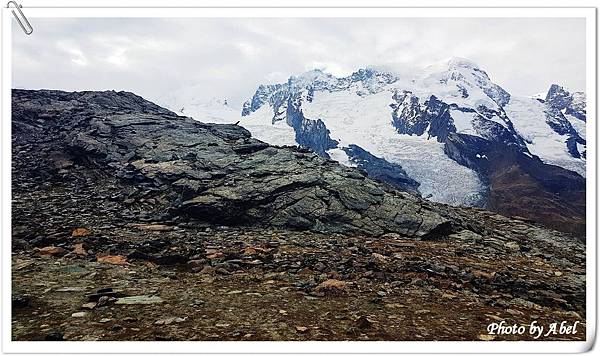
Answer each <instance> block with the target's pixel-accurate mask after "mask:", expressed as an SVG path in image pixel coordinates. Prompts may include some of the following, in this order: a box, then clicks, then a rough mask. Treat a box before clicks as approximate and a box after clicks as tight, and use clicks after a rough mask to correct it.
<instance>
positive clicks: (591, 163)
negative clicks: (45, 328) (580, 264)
mask: <svg viewBox="0 0 600 356" xmlns="http://www.w3.org/2000/svg"><path fill="white" fill-rule="evenodd" d="M32 2H33V1H32ZM67 2H68V1H67ZM44 3H45V4H46V3H47V2H44ZM120 3H122V2H120ZM129 3H132V2H131V1H129ZM188 3H189V2H188ZM238 3H239V2H238ZM23 10H24V12H25V14H26V16H27V17H28V18H29V19H30V22H31V23H32V25H33V27H34V29H35V19H36V18H41V17H55V18H59V17H171V18H173V17H185V18H191V17H194V18H203V17H263V18H265V17H267V18H268V17H321V18H330V17H363V18H364V17H380V18H403V17H449V18H452V17H459V18H467V17H488V18H492V17H493V18H500V17H520V18H527V17H530V18H539V17H561V18H562V17H583V18H585V19H586V78H587V80H586V96H587V114H588V120H587V122H586V132H592V133H593V134H592V135H591V136H589V137H588V139H587V167H586V169H587V172H588V173H587V178H586V202H587V203H586V229H587V234H586V281H587V283H586V318H585V320H586V341H243V342H237V341H177V342H155V341H129V342H119V341H101V342H96V341H77V342H69V341H64V342H46V341H13V340H12V330H11V327H12V322H11V312H12V311H11V310H10V308H9V307H8V306H10V304H11V238H12V236H11V235H12V233H11V199H12V193H11V184H12V180H11V163H12V162H11V161H12V156H11V124H10V120H8V118H10V117H11V96H10V92H11V83H12V81H11V79H12V72H11V60H12V57H11V53H12V52H11V42H12V29H11V23H12V13H11V12H10V10H9V9H6V8H3V9H2V117H3V118H4V120H2V130H1V139H0V145H1V150H2V152H1V156H0V158H1V180H0V182H1V189H2V192H1V195H0V197H1V204H2V207H1V209H2V210H1V215H0V221H1V229H2V230H1V235H0V236H2V241H1V243H2V254H1V256H2V259H1V260H2V306H3V309H2V318H1V319H2V320H1V323H2V324H1V328H2V351H3V352H7V353H61V354H65V353H90V352H91V353H100V352H102V353H284V352H286V350H287V351H292V352H293V353H341V352H343V353H398V352H406V353H428V352H444V353H456V352H466V353H489V352H493V353H505V352H535V353H539V352H548V353H557V352H583V351H586V350H589V349H590V348H591V347H592V346H593V344H594V338H595V333H596V322H597V320H596V233H597V231H596V204H597V201H596V173H597V171H596V168H597V167H596V158H597V157H596V139H597V131H596V128H597V125H596V95H597V92H596V89H597V88H596V9H595V8H505V7H504V8H491V7H486V8H397V7H378V8H372V7H350V8H341V7H319V8H317V7H285V8H282V7H277V8H274V7H259V8H255V7H251V8H249V7H245V8H242V7H235V8H224V7H211V8H139V7H135V8H132V7H130V8H122V7H120V8H107V7H85V8H55V7H53V8H42V7H35V8H33V7H26V8H24V9H23ZM23 35H24V34H23ZM32 36H35V31H34V33H33V34H32Z"/></svg>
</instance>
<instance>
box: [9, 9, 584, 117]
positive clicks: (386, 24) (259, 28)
mask: <svg viewBox="0 0 600 356" xmlns="http://www.w3.org/2000/svg"><path fill="white" fill-rule="evenodd" d="M13 22H14V21H13ZM32 25H33V27H34V29H35V31H34V33H33V35H31V36H25V34H24V33H23V32H22V31H21V29H20V28H19V27H18V25H17V24H16V23H13V39H14V42H13V87H16V88H28V89H38V88H50V89H62V90H69V91H71V90H104V89H114V90H127V91H132V92H135V93H137V94H139V95H142V96H144V97H146V98H149V99H155V98H157V97H161V96H163V95H166V94H168V93H170V92H172V91H175V90H177V89H180V88H182V87H192V86H193V87H194V88H195V90H197V92H198V96H199V97H207V99H210V98H211V97H220V98H222V97H227V98H228V99H229V101H230V102H232V103H234V104H236V105H239V104H240V103H241V102H242V101H244V100H246V99H248V98H250V97H251V96H252V94H253V93H254V90H255V89H256V87H257V85H258V84H261V83H273V82H283V81H285V80H286V79H287V78H288V77H289V76H290V75H293V74H298V73H301V72H304V71H306V70H310V69H314V68H319V69H323V70H325V71H327V72H330V73H332V74H335V75H347V74H349V73H351V72H352V71H354V70H356V69H358V68H361V67H365V66H370V65H389V64H405V65H406V66H424V65H428V64H432V63H435V62H437V61H440V60H443V59H445V58H448V57H453V56H458V57H465V58H468V59H471V60H473V61H474V62H476V63H478V64H479V66H480V67H481V68H482V69H484V70H485V71H486V72H487V73H488V75H489V76H490V77H491V78H492V80H493V81H494V82H496V83H497V84H499V85H501V86H502V87H504V88H505V89H507V90H508V91H509V92H511V93H512V94H516V95H531V94H536V93H539V92H544V91H546V90H547V88H548V87H549V86H550V84H551V83H558V84H561V85H563V86H566V87H568V88H570V89H572V90H584V89H585V19H576V18H571V19H569V18H545V19H544V18H540V19H531V18H514V19H502V18H498V19H489V18H487V19H484V18H481V19H477V18H453V19H452V18H447V19H442V18H389V19H342V18H338V19H332V18H320V19H306V18H305V19H302V18H296V19H267V18H262V19H239V18H238V19H235V18H230V19H224V18H220V19H219V18H211V19H208V18H197V19H193V18H186V19H184V18H173V19H150V18H148V19H140V18H122V19H109V18H96V19H90V18H81V19H73V18H71V19H66V18H64V19H61V18H55V19H51V18H47V19H42V18H35V19H33V20H32Z"/></svg>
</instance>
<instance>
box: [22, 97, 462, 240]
mask: <svg viewBox="0 0 600 356" xmlns="http://www.w3.org/2000/svg"><path fill="white" fill-rule="evenodd" d="M13 133H14V140H15V141H16V142H15V145H16V146H17V147H21V146H22V145H30V146H31V149H35V150H36V151H38V152H40V154H41V156H40V157H39V159H38V160H36V161H34V162H30V163H29V164H42V162H48V161H50V162H53V164H55V165H58V166H65V165H73V164H75V163H74V162H77V164H78V165H81V166H82V167H96V168H101V169H103V170H108V171H110V172H113V173H114V174H115V175H117V176H118V177H120V178H121V179H123V180H125V181H127V182H130V183H131V184H132V185H136V186H138V187H145V189H144V191H145V192H144V194H148V195H157V196H160V197H161V199H162V200H163V201H164V210H163V211H162V212H161V214H164V215H165V216H170V217H173V216H181V217H184V218H186V219H193V220H198V221H205V222H211V223H215V224H229V225H246V226H250V225H253V226H273V227H282V228H298V229H308V230H313V231H319V232H340V233H360V234H367V235H381V234H384V233H388V232H394V233H399V234H402V235H409V236H415V237H423V236H428V235H436V234H440V233H445V232H448V231H450V230H451V229H452V226H453V224H452V221H450V220H449V219H447V218H444V217H442V216H441V215H440V214H438V213H436V212H435V211H433V210H432V208H431V206H429V205H428V204H427V203H426V202H423V201H422V200H420V199H418V198H416V197H414V196H412V195H410V194H407V193H402V192H399V191H396V190H393V189H388V188H386V187H384V186H382V185H380V184H378V183H376V182H374V181H372V180H371V179H368V178H366V177H365V176H364V175H362V174H360V173H359V172H357V171H356V170H355V169H353V168H347V167H343V166H341V165H339V164H338V163H335V162H333V161H330V160H327V159H324V158H321V157H318V156H317V155H315V154H313V153H311V152H309V151H304V150H301V149H292V148H275V147H270V146H269V145H267V144H265V143H263V142H260V141H258V140H256V139H253V138H252V137H250V134H249V132H248V131H246V130H245V129H244V128H242V127H239V126H236V125H216V124H203V123H200V122H197V121H194V120H192V119H189V118H185V117H179V116H177V115H175V114H174V113H171V112H169V111H167V110H164V109H162V108H160V107H158V106H156V105H154V104H151V103H149V102H147V101H145V100H143V99H142V98H140V97H138V96H136V95H134V94H131V93H122V92H120V93H116V92H81V93H65V92H58V91H21V90H15V91H13ZM42 170H43V169H42ZM43 171H44V170H43ZM56 173H57V170H48V171H46V174H48V175H49V176H50V175H53V174H56ZM54 179H61V178H60V176H55V178H54ZM63 179H64V178H63Z"/></svg>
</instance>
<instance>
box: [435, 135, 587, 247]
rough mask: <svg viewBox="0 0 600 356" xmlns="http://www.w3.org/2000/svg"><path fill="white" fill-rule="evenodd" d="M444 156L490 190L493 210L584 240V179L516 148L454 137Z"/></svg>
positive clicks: (489, 206) (514, 146)
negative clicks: (472, 174)
mask: <svg viewBox="0 0 600 356" xmlns="http://www.w3.org/2000/svg"><path fill="white" fill-rule="evenodd" d="M444 151H445V152H446V154H447V155H448V156H449V157H451V158H452V159H454V160H455V161H457V162H458V163H460V164H462V165H464V166H466V167H469V168H471V169H473V170H475V171H476V172H478V173H479V175H480V176H481V177H483V178H484V179H485V180H486V182H487V183H488V184H489V187H490V194H489V203H488V206H487V207H488V208H489V209H491V210H493V211H496V212H499V213H502V214H506V215H512V216H521V217H526V218H528V219H531V220H534V221H538V222H540V223H542V224H544V225H546V226H549V227H552V228H554V229H558V230H561V231H568V232H571V233H574V234H576V235H579V236H581V237H583V236H585V231H586V230H585V179H584V178H583V177H581V176H580V175H579V174H577V173H575V172H572V171H569V170H566V169H564V168H561V167H558V166H553V165H548V164H544V163H543V162H542V161H541V160H540V159H539V158H538V157H536V156H531V155H527V154H525V153H523V152H522V151H521V150H520V148H519V147H518V146H516V145H507V144H506V143H503V142H497V141H496V142H494V141H489V140H485V139H482V138H479V137H475V136H471V135H465V134H456V133H453V134H451V135H450V136H449V137H448V140H447V141H446V143H445V146H444Z"/></svg>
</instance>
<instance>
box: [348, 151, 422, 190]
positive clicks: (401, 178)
mask: <svg viewBox="0 0 600 356" xmlns="http://www.w3.org/2000/svg"><path fill="white" fill-rule="evenodd" d="M342 149H343V150H344V152H346V154H347V155H348V157H349V158H350V161H351V162H352V163H354V164H356V166H357V167H358V168H360V169H362V170H364V171H365V172H366V173H367V174H368V175H369V177H371V178H373V179H375V180H378V181H380V182H385V183H388V184H390V185H392V186H394V187H397V188H399V189H401V190H403V191H405V192H409V193H412V194H416V195H419V191H418V188H419V185H420V184H419V183H418V182H417V181H415V180H414V179H412V178H410V177H409V176H408V174H407V173H406V171H405V170H404V169H402V167H401V166H400V165H397V164H393V163H390V162H388V161H386V160H384V159H383V158H379V157H376V156H373V155H372V154H370V153H369V152H367V151H365V150H364V149H362V148H361V147H359V146H357V145H349V146H348V147H344V148H342Z"/></svg>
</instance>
